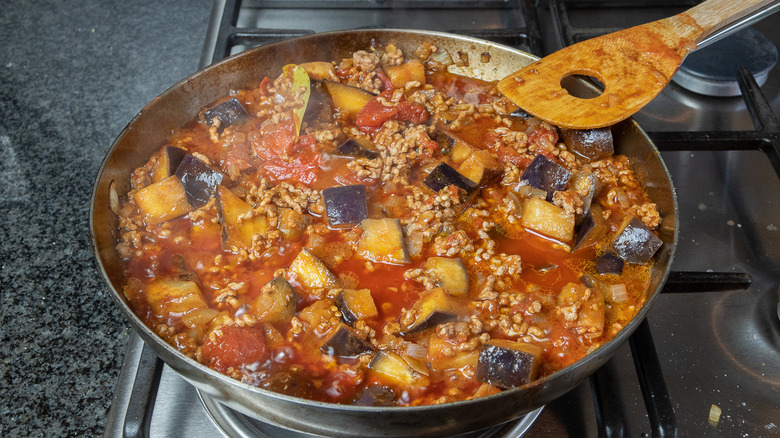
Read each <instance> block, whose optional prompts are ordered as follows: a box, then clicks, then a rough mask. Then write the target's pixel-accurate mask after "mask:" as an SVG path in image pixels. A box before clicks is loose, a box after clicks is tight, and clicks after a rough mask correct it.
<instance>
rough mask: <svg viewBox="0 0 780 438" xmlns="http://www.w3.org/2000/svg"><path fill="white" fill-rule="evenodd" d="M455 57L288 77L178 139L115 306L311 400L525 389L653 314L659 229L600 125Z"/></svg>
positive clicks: (384, 50) (159, 164)
mask: <svg viewBox="0 0 780 438" xmlns="http://www.w3.org/2000/svg"><path fill="white" fill-rule="evenodd" d="M466 62H468V59H464V58H463V57H461V56H458V54H451V53H448V52H446V51H443V50H438V49H437V48H436V47H434V46H432V45H430V44H423V45H421V46H420V47H419V48H418V50H417V51H415V52H414V53H402V52H401V51H400V50H399V49H397V48H396V47H394V46H393V45H391V44H388V45H382V44H380V43H377V44H375V45H373V46H372V47H367V48H366V50H361V51H358V52H355V53H354V54H353V56H352V57H351V58H348V59H342V60H335V61H334V62H329V61H314V62H310V63H306V64H300V65H288V66H286V67H285V68H284V69H283V71H281V72H278V76H277V77H265V78H258V80H257V83H256V84H254V85H253V86H251V87H248V88H246V89H240V90H235V91H234V92H232V93H231V95H229V96H225V97H224V98H223V99H220V100H219V101H217V102H214V103H213V104H212V105H209V106H208V107H207V108H204V109H203V110H202V111H201V113H200V116H199V117H198V118H197V119H196V120H193V121H191V122H190V123H188V124H187V125H185V126H182V127H181V128H180V129H178V130H176V131H175V132H173V133H172V134H171V136H170V137H169V139H168V141H167V142H166V144H164V145H161V148H160V149H159V150H158V151H157V152H156V153H154V154H153V155H152V156H151V157H150V158H149V160H148V161H147V162H146V164H145V165H144V166H142V167H140V168H138V169H136V170H135V171H134V172H133V174H132V175H131V177H130V178H131V183H132V190H131V191H130V192H129V193H128V195H127V198H126V199H123V200H122V202H121V204H120V207H119V209H118V214H119V216H120V221H119V227H120V230H119V231H120V241H119V242H118V244H117V251H118V253H119V255H120V256H121V257H122V259H123V260H124V261H125V263H126V268H125V272H126V277H127V279H128V281H127V284H126V286H125V287H124V290H123V293H124V295H125V297H126V298H127V300H128V302H129V303H130V305H131V307H132V308H133V310H134V312H135V313H136V314H137V315H138V316H139V317H140V318H141V319H142V320H143V321H144V322H145V323H146V324H147V325H148V326H149V327H151V328H152V329H153V330H154V331H155V332H156V333H157V334H158V335H159V336H161V337H162V338H163V339H165V340H166V341H167V342H169V343H170V344H171V345H174V346H175V347H176V348H177V349H179V350H180V351H181V352H183V353H184V354H186V355H188V356H190V357H193V358H195V359H196V360H198V361H199V362H201V363H203V364H205V365H207V366H209V367H211V368H213V369H215V370H218V371H220V372H223V373H225V374H227V375H228V376H231V377H233V378H235V379H239V380H242V381H244V382H247V383H250V384H252V385H256V386H259V387H262V388H266V389H269V390H272V391H276V392H282V393H285V394H289V395H293V396H299V397H304V398H308V399H313V400H320V401H327V402H334V403H346V404H361V405H382V406H385V405H388V406H391V405H403V406H407V405H421V404H436V403H444V402H451V401H457V400H464V399H469V398H473V397H479V396H483V395H488V394H492V393H494V392H498V391H500V390H502V389H506V388H511V387H516V386H521V385H523V384H526V383H528V382H530V381H532V380H534V379H537V378H539V377H541V376H545V375H548V374H550V373H552V372H555V371H556V370H559V369H561V368H564V367H566V366H567V365H569V364H571V363H573V362H575V361H577V360H579V359H580V358H582V357H584V356H585V355H586V354H588V352H590V351H591V350H594V349H595V348H597V347H598V346H599V345H601V344H603V343H605V342H607V341H609V340H610V339H611V338H612V337H613V336H614V335H615V334H616V333H617V332H619V331H620V330H621V329H622V328H623V327H624V326H625V325H626V324H627V323H628V322H629V321H630V320H631V319H632V318H633V317H634V315H635V314H636V313H637V311H638V309H639V308H640V307H641V306H642V305H643V304H644V302H645V300H646V298H647V297H646V294H647V288H648V285H649V282H650V273H651V269H652V263H653V255H654V253H655V252H656V251H657V249H658V248H659V247H660V246H661V240H660V239H659V238H658V237H657V236H656V233H655V231H654V230H655V229H656V228H657V227H658V225H659V223H660V220H661V218H660V216H659V214H658V211H657V210H656V206H655V204H654V203H653V202H652V200H651V199H649V197H648V196H647V194H646V193H645V192H644V191H643V190H642V188H641V186H640V185H639V183H638V181H637V179H636V176H635V174H634V171H633V170H632V169H631V167H630V165H629V163H628V160H627V159H626V158H625V157H622V156H620V155H616V154H614V153H613V148H612V136H611V132H610V129H609V128H602V129H596V130H587V131H568V130H561V129H558V128H556V127H554V126H551V125H549V124H547V123H545V122H542V121H540V120H537V119H534V118H532V117H530V116H528V115H527V114H525V113H524V112H523V111H522V110H519V109H518V108H517V107H516V106H514V105H513V104H512V103H511V102H509V101H508V100H507V99H505V98H504V97H502V96H501V95H500V94H499V93H498V92H497V91H496V89H495V84H494V83H488V82H483V81H480V80H477V79H471V78H467V77H462V76H457V75H454V74H452V73H449V72H448V71H447V67H448V66H449V65H451V64H457V63H466Z"/></svg>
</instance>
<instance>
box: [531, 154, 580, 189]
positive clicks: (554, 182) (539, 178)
mask: <svg viewBox="0 0 780 438" xmlns="http://www.w3.org/2000/svg"><path fill="white" fill-rule="evenodd" d="M572 176H573V174H572V173H571V171H570V170H569V169H567V168H565V167H563V166H561V165H560V164H558V163H556V162H555V161H552V160H551V159H549V158H547V157H545V156H544V155H541V154H540V155H537V156H536V157H535V158H534V159H533V161H531V164H529V165H528V167H527V168H526V169H525V170H524V171H523V174H522V175H521V176H520V180H521V181H528V184H529V185H531V187H535V188H537V189H541V190H544V191H545V192H547V193H548V194H552V193H553V192H556V191H560V190H563V189H565V188H566V185H567V184H568V183H569V180H571V178H572Z"/></svg>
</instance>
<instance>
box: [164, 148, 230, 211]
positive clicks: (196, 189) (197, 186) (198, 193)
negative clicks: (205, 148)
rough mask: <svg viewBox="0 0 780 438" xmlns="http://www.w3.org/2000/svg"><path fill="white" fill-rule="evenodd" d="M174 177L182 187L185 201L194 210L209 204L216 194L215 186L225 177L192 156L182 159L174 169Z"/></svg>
mask: <svg viewBox="0 0 780 438" xmlns="http://www.w3.org/2000/svg"><path fill="white" fill-rule="evenodd" d="M176 176H177V177H178V178H179V179H180V180H181V183H182V184H183V185H184V191H185V192H186V193H187V200H189V202H190V204H192V206H193V207H195V208H200V207H203V206H204V205H206V203H207V202H209V199H211V198H212V197H214V196H215V195H216V193H217V186H219V185H220V184H221V183H222V180H223V179H225V175H223V174H222V173H221V172H219V171H216V170H214V169H212V168H211V167H209V166H208V164H206V163H204V162H203V161H201V160H199V159H198V158H196V157H195V156H193V155H189V154H188V155H187V156H186V157H184V159H182V161H181V164H179V167H178V168H177V169H176Z"/></svg>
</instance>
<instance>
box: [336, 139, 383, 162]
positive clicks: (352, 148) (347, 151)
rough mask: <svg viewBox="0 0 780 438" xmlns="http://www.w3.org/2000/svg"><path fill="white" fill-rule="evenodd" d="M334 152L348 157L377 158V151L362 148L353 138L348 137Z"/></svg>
mask: <svg viewBox="0 0 780 438" xmlns="http://www.w3.org/2000/svg"><path fill="white" fill-rule="evenodd" d="M336 153H337V154H339V155H346V156H348V157H356V158H367V159H369V160H374V159H377V158H379V152H377V151H372V150H371V149H366V148H364V147H363V146H362V145H361V144H360V143H358V142H357V140H355V139H354V138H348V139H347V140H345V141H344V143H341V144H340V145H339V146H338V147H337V148H336Z"/></svg>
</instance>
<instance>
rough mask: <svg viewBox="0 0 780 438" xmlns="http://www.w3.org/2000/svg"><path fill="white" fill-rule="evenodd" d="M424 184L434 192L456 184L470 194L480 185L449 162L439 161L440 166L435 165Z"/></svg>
mask: <svg viewBox="0 0 780 438" xmlns="http://www.w3.org/2000/svg"><path fill="white" fill-rule="evenodd" d="M423 184H425V186H426V187H428V188H429V189H431V190H433V191H434V192H438V191H440V190H441V189H444V188H447V187H449V186H451V185H454V186H455V187H458V188H460V189H463V190H464V191H465V192H466V194H469V195H470V194H471V193H473V192H474V191H475V190H477V187H478V184H477V183H475V182H474V181H472V180H470V179H468V178H466V177H465V176H463V175H461V174H460V173H458V171H457V170H455V169H453V168H452V166H450V165H449V164H447V163H439V165H438V166H436V167H434V168H433V170H431V173H429V174H428V176H426V177H425V179H424V180H423Z"/></svg>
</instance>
